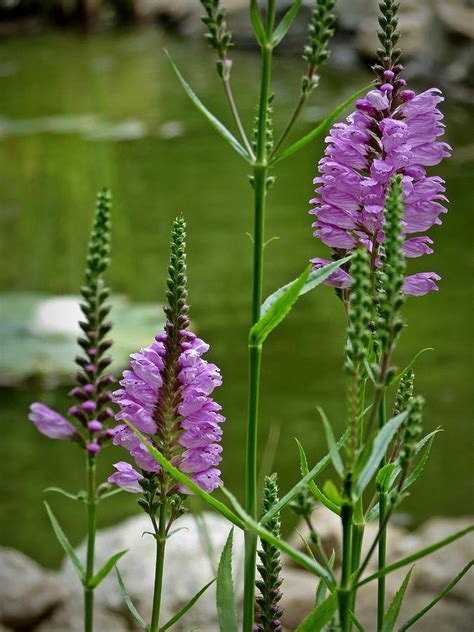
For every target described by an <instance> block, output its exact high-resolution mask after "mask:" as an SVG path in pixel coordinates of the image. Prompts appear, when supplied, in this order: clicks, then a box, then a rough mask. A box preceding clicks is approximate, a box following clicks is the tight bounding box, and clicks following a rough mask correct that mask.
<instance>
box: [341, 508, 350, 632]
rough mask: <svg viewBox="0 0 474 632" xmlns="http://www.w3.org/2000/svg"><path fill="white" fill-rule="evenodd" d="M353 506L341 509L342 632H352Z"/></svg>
mask: <svg viewBox="0 0 474 632" xmlns="http://www.w3.org/2000/svg"><path fill="white" fill-rule="evenodd" d="M352 516H353V508H352V505H350V504H346V505H343V506H342V507H341V520H342V566H341V585H340V588H339V591H338V599H339V623H340V627H341V632H350V629H351V626H352V623H351V602H352V588H351V575H352Z"/></svg>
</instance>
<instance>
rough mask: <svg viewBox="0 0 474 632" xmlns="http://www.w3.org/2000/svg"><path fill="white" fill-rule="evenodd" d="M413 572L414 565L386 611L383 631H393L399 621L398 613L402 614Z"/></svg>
mask: <svg viewBox="0 0 474 632" xmlns="http://www.w3.org/2000/svg"><path fill="white" fill-rule="evenodd" d="M412 572H413V567H412V568H410V570H409V571H408V573H407V574H406V576H405V579H404V580H403V582H402V585H401V586H400V588H399V589H398V590H397V592H396V593H395V595H394V597H393V599H392V602H391V604H390V606H389V607H388V610H387V612H386V613H385V616H384V620H383V626H382V632H393V630H394V628H395V624H396V622H397V618H398V615H399V614H400V608H401V607H402V602H403V599H404V597H405V593H406V591H407V588H408V584H409V582H410V578H411V574H412Z"/></svg>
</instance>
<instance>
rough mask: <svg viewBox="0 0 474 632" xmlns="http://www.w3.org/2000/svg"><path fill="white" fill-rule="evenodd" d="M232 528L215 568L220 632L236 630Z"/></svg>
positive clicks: (236, 631) (233, 631)
mask: <svg viewBox="0 0 474 632" xmlns="http://www.w3.org/2000/svg"><path fill="white" fill-rule="evenodd" d="M233 541H234V528H232V529H231V530H230V532H229V535H228V537H227V540H226V543H225V545H224V549H223V550H222V555H221V559H220V562H219V567H218V569H217V584H216V605H217V618H218V620H219V629H220V631H221V632H238V624H237V613H236V611H235V596H234V580H233V579H232V544H233Z"/></svg>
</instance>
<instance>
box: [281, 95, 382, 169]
mask: <svg viewBox="0 0 474 632" xmlns="http://www.w3.org/2000/svg"><path fill="white" fill-rule="evenodd" d="M371 87H372V86H364V87H363V88H361V89H360V90H357V92H354V94H353V95H351V96H350V97H349V98H348V99H346V100H345V101H344V102H343V103H341V105H339V106H338V107H337V108H336V109H335V110H334V111H333V112H331V114H329V115H328V116H327V117H326V118H325V119H324V121H322V122H321V123H319V125H317V127H315V128H314V129H313V130H311V132H309V133H308V134H306V136H303V138H300V139H299V140H298V141H296V143H293V144H292V145H290V146H289V147H287V148H286V149H284V150H283V151H282V152H281V153H280V154H278V155H276V156H275V158H273V160H271V161H270V165H271V166H273V165H275V164H276V163H277V162H280V160H283V159H284V158H288V156H291V154H294V153H295V151H298V150H299V149H302V148H303V147H304V146H305V145H307V144H308V143H310V142H311V141H313V140H315V139H316V138H318V137H319V136H322V135H323V134H324V133H325V132H326V130H327V128H328V127H329V126H330V125H332V124H333V123H334V121H335V120H336V119H337V118H338V117H339V115H340V114H341V113H342V112H343V111H344V110H345V109H346V108H347V107H349V105H350V104H351V103H352V102H353V101H355V99H357V97H358V96H360V95H361V94H363V93H364V92H367V90H369V89H370V88H371Z"/></svg>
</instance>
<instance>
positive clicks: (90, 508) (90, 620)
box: [84, 454, 97, 632]
mask: <svg viewBox="0 0 474 632" xmlns="http://www.w3.org/2000/svg"><path fill="white" fill-rule="evenodd" d="M96 506H97V494H96V483H95V456H94V455H92V454H87V559H86V575H85V581H84V629H85V632H92V630H93V629H94V589H93V588H91V587H90V581H91V579H92V578H93V577H94V553H95V531H96Z"/></svg>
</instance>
